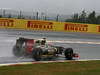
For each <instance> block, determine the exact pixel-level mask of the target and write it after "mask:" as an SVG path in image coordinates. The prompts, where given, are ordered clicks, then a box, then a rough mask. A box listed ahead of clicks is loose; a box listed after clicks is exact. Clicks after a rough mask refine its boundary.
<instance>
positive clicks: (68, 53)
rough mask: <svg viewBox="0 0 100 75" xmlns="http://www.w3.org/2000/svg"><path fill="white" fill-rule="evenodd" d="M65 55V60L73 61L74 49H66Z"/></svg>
mask: <svg viewBox="0 0 100 75" xmlns="http://www.w3.org/2000/svg"><path fill="white" fill-rule="evenodd" d="M64 55H65V58H66V59H67V60H72V59H73V49H72V48H66V49H65V52H64Z"/></svg>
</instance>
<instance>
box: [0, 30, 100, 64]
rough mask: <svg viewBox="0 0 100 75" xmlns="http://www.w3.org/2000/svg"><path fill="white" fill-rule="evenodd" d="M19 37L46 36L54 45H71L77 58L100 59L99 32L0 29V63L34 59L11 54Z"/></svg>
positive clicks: (61, 58)
mask: <svg viewBox="0 0 100 75" xmlns="http://www.w3.org/2000/svg"><path fill="white" fill-rule="evenodd" d="M19 37H26V38H36V39H39V38H43V37H46V38H47V39H48V40H52V41H53V42H54V44H56V45H61V46H64V47H72V48H73V49H74V52H76V53H79V55H80V58H79V59H100V35H99V34H85V33H84V34H82V33H71V32H66V33H65V32H50V31H25V30H7V29H2V30H0V64H2V63H16V62H28V61H34V60H33V59H31V58H24V57H21V58H16V57H14V56H13V53H12V47H13V45H14V44H15V41H16V39H17V38H19ZM55 41H60V42H59V43H58V42H55ZM83 42H85V43H83ZM88 42H92V44H91V43H90V44H88ZM97 42H98V44H97ZM53 60H65V58H64V57H63V56H62V57H59V58H57V59H53Z"/></svg>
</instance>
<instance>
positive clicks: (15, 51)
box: [13, 46, 25, 57]
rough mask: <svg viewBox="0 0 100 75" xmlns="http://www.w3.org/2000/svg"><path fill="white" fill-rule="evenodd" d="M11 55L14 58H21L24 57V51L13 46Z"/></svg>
mask: <svg viewBox="0 0 100 75" xmlns="http://www.w3.org/2000/svg"><path fill="white" fill-rule="evenodd" d="M13 54H14V56H16V57H21V56H24V55H25V50H24V48H22V47H21V48H20V47H17V46H14V47H13Z"/></svg>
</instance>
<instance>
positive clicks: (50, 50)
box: [13, 37, 78, 61]
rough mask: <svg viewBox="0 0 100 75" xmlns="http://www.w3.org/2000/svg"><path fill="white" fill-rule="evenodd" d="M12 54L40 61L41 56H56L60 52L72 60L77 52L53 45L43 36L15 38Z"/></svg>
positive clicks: (76, 55)
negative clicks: (40, 38) (37, 37)
mask: <svg viewBox="0 0 100 75" xmlns="http://www.w3.org/2000/svg"><path fill="white" fill-rule="evenodd" d="M13 54H14V55H15V56H16V57H21V56H30V57H32V58H33V59H34V60H36V61H40V60H41V59H42V58H53V57H57V56H59V55H60V54H61V55H62V54H64V55H65V58H66V59H68V60H72V59H73V57H78V54H76V53H74V52H73V49H72V48H64V47H61V46H54V45H52V44H49V43H46V40H45V38H44V39H42V40H35V39H27V38H23V37H20V38H19V39H17V40H16V44H15V46H14V47H13Z"/></svg>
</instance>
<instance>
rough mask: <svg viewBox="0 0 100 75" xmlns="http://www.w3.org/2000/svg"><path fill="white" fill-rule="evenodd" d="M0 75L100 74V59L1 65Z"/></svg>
mask: <svg viewBox="0 0 100 75" xmlns="http://www.w3.org/2000/svg"><path fill="white" fill-rule="evenodd" d="M0 75H100V61H72V62H64V63H48V64H31V65H23V66H22V65H19V66H6V67H0Z"/></svg>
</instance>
